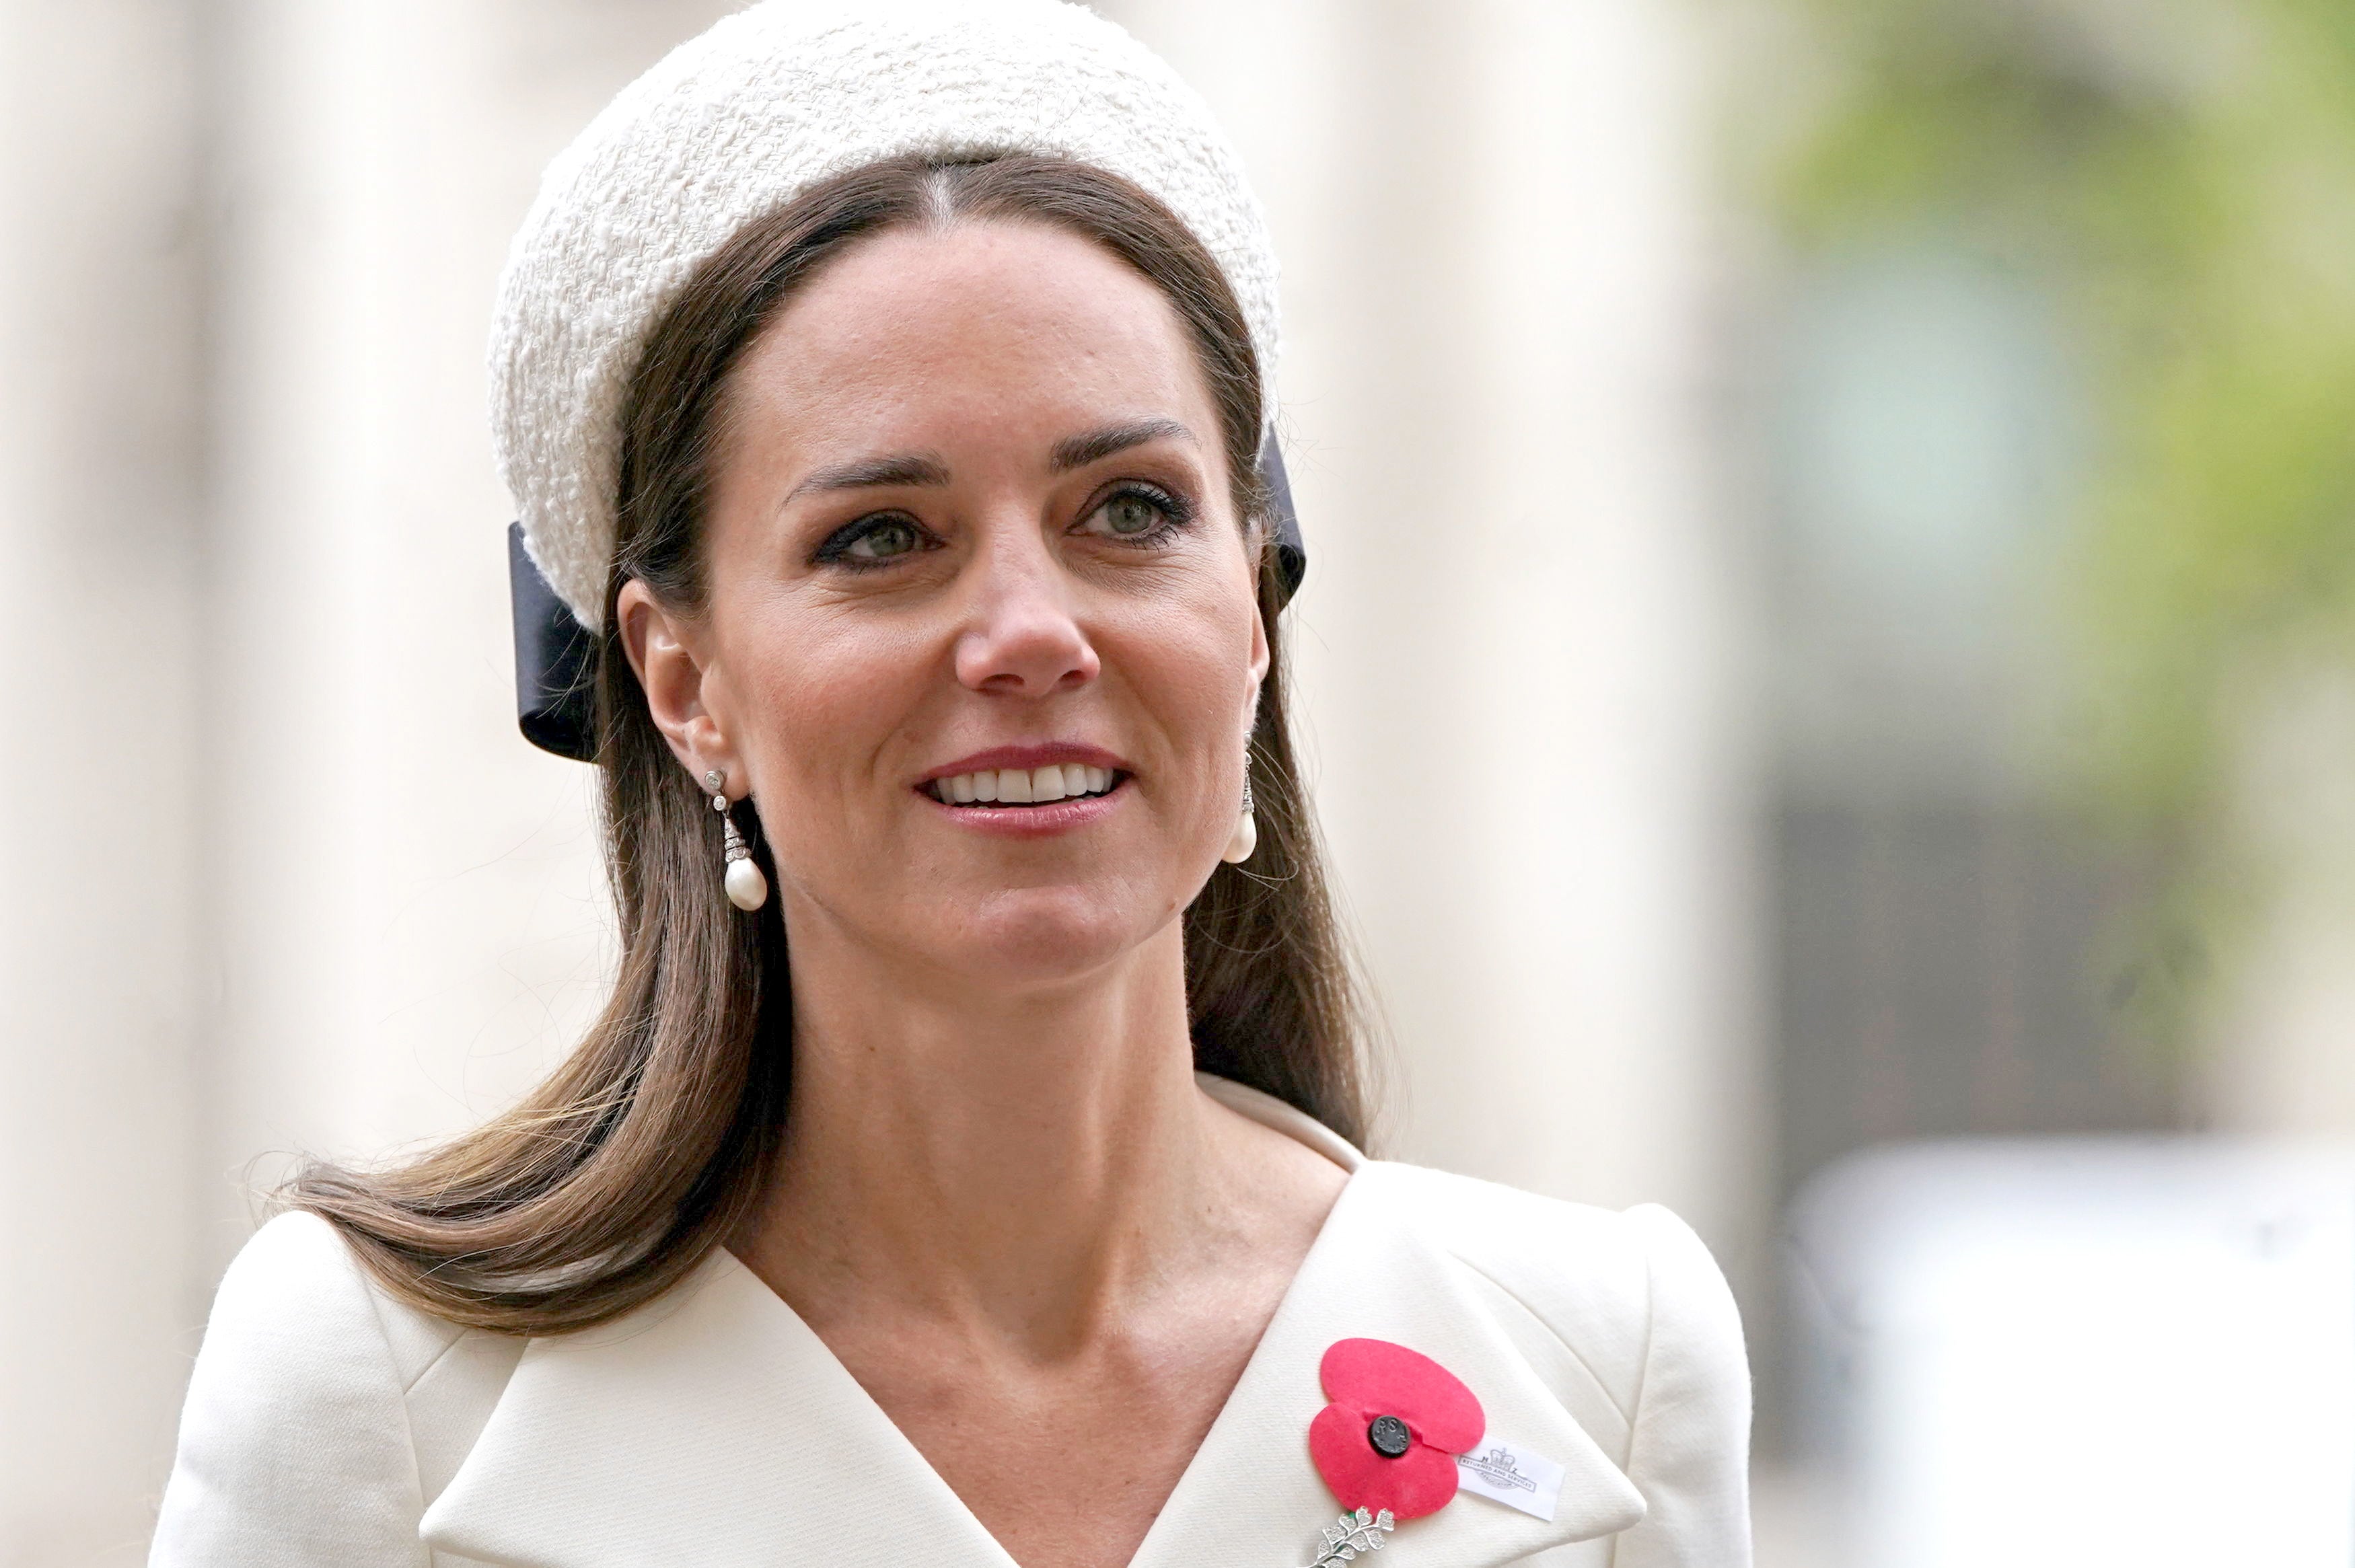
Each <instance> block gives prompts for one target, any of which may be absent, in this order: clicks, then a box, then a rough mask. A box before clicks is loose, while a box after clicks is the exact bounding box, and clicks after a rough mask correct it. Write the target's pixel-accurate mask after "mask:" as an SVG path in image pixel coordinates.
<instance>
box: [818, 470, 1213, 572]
mask: <svg viewBox="0 0 2355 1568" xmlns="http://www.w3.org/2000/svg"><path fill="white" fill-rule="evenodd" d="M1195 515H1196V514H1195V508H1194V504H1193V503H1192V502H1190V501H1189V500H1188V499H1187V498H1186V497H1185V496H1183V495H1180V494H1177V493H1175V492H1173V491H1169V490H1165V489H1163V488H1162V487H1161V486H1159V485H1157V484H1149V483H1146V482H1145V481H1143V480H1125V481H1123V482H1121V483H1119V484H1117V485H1115V486H1114V487H1113V489H1112V490H1111V491H1110V492H1108V493H1105V494H1104V495H1103V497H1102V498H1101V499H1099V500H1098V501H1096V503H1094V504H1093V505H1092V506H1090V507H1089V508H1088V510H1087V512H1086V513H1085V514H1082V516H1081V518H1080V520H1079V521H1078V522H1077V523H1074V524H1071V527H1070V528H1068V529H1067V530H1065V533H1066V534H1067V535H1084V536H1086V537H1089V538H1092V539H1098V540H1102V541H1103V542H1104V543H1106V544H1109V545H1112V546H1116V547H1120V548H1124V549H1135V550H1151V549H1161V548H1165V547H1167V546H1169V545H1171V544H1174V543H1175V542H1176V540H1177V535H1178V533H1179V532H1180V531H1181V530H1183V529H1185V528H1187V527H1188V526H1190V525H1191V524H1193V522H1194V519H1195ZM947 543H948V542H947V541H946V540H944V539H943V538H942V537H941V536H940V535H938V534H936V533H934V532H933V531H932V529H930V528H927V527H925V526H924V524H922V522H921V521H919V520H918V519H917V518H915V517H914V516H912V515H911V514H908V513H906V512H901V511H896V510H894V511H886V512H870V513H868V514H865V515H864V516H860V517H854V518H852V519H851V520H850V521H849V522H847V523H846V524H843V525H842V526H841V527H839V528H837V529H836V530H835V531H834V532H833V533H831V534H829V535H826V538H825V539H824V540H822V541H820V543H819V544H818V546H817V548H816V549H815V550H813V551H811V552H810V557H809V559H810V565H812V566H814V567H836V568H837V569H840V570H845V571H854V572H871V571H882V570H887V569H889V568H890V567H894V566H897V565H900V563H902V562H904V561H908V560H911V559H913V558H914V557H915V556H921V555H926V554H929V553H930V552H932V551H934V550H938V549H943V548H945V547H946V546H947Z"/></svg>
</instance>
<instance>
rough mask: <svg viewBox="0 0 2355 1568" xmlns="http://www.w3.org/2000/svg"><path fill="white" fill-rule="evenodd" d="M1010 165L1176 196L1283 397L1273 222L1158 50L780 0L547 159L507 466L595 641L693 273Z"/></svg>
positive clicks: (1056, 26)
mask: <svg viewBox="0 0 2355 1568" xmlns="http://www.w3.org/2000/svg"><path fill="white" fill-rule="evenodd" d="M996 149H1003V150H1016V151H1025V152H1034V153H1043V154H1053V155H1056V156H1060V157H1067V158H1071V159H1074V160H1077V161H1079V162H1082V163H1086V164H1092V165H1094V166H1096V167H1099V168H1102V169H1105V170H1108V171H1110V172H1112V173H1114V174H1117V175H1123V176H1124V177H1126V178H1128V179H1130V180H1133V181H1135V183H1136V184H1137V185H1141V186H1143V187H1144V188H1145V189H1146V190H1147V191H1150V192H1152V193H1153V194H1154V195H1155V196H1158V197H1159V198H1160V199H1161V200H1162V201H1163V202H1165V203H1167V205H1168V207H1170V208H1171V210H1173V211H1174V212H1176V213H1177V216H1178V217H1181V218H1183V219H1184V220H1185V222H1186V223H1187V225H1188V227H1189V228H1192V229H1193V231H1194V233H1195V235H1196V236H1197V237H1198V238H1200V239H1201V240H1202V241H1203V243H1204V244H1205V245H1207V246H1208V247H1209V249H1210V251H1211V253H1212V254H1213V255H1214V256H1216V257H1217V258H1218V260H1219V263H1220V266H1221V267H1222V268H1223V269H1224V270H1225V272H1226V275H1227V279H1228V281H1229V282H1230V284H1231V285H1232V287H1233V289H1234V291H1235V294H1236V297H1237V298H1238V300H1239V301H1240V302H1241V305H1242V308H1243V312H1244V314H1245V316H1246V317H1247V318H1248V320H1249V322H1250V323H1251V330H1252V341H1253V344H1254V346H1255V347H1256V348H1257V350H1258V353H1259V356H1260V363H1261V366H1262V370H1263V374H1264V375H1266V376H1269V377H1270V384H1271V386H1272V384H1273V368H1274V363H1275V350H1276V269H1275V256H1274V251H1273V248H1272V247H1271V245H1270V244H1269V240H1268V235H1267V226H1266V222H1265V220H1264V218H1263V217H1262V215H1261V212H1260V208H1259V204H1258V202H1257V201H1256V199H1255V198H1254V197H1253V196H1252V192H1251V188H1250V186H1249V185H1248V184H1247V183H1246V181H1245V180H1244V177H1243V173H1242V168H1241V163H1240V162H1239V161H1238V159H1237V158H1236V156H1235V154H1234V150H1233V149H1232V148H1231V146H1229V145H1228V143H1227V142H1226V139H1225V137H1224V136H1223V135H1222V134H1221V133H1220V131H1219V129H1218V126H1217V125H1216V123H1215V122H1213V121H1212V120H1211V117H1210V113H1209V108H1208V106H1207V105H1205V104H1204V103H1203V102H1202V101H1201V99H1200V98H1199V96H1197V95H1196V94H1195V93H1194V91H1193V90H1191V89H1189V88H1188V87H1187V86H1186V84H1185V83H1184V82H1182V81H1180V80H1179V79H1177V74H1176V73H1175V72H1173V71H1172V70H1170V69H1169V68H1168V67H1167V65H1165V64H1163V63H1162V61H1161V60H1160V59H1158V58H1156V57H1155V56H1154V55H1153V54H1152V53H1151V52H1150V51H1148V50H1146V48H1144V46H1143V45H1141V44H1139V43H1137V42H1136V41H1135V39H1133V38H1131V37H1129V36H1128V35H1127V34H1126V33H1124V32H1123V31H1122V30H1121V29H1120V28H1119V27H1117V26H1114V25H1113V24H1112V23H1110V22H1107V21H1105V20H1104V19H1103V18H1102V17H1100V16H1095V15H1094V14H1092V12H1089V11H1087V10H1084V9H1082V7H1080V6H1078V5H1066V4H1063V3H1062V0H763V3H762V4H760V5H754V6H752V7H751V9H749V10H746V11H742V12H740V13H738V14H737V15H735V16H730V17H729V18H728V19H726V20H725V21H722V22H720V23H719V25H718V26H714V27H713V28H711V30H710V31H709V32H707V33H705V34H703V35H702V36H701V37H698V38H696V39H693V40H692V41H690V42H688V43H687V44H683V45H681V46H680V47H679V48H677V49H676V50H674V51H673V52H672V53H671V54H670V55H669V56H668V57H667V58H665V59H664V60H663V61H662V62H661V63H660V64H658V65H656V66H655V68H654V69H652V70H650V71H648V72H646V74H645V75H644V76H643V77H640V78H639V79H637V80H636V81H635V82H633V83H632V84H631V85H630V86H629V87H627V88H625V89H623V91H622V93H621V95H620V96H619V97H618V98H616V99H614V100H613V102H612V103H611V104H610V105H608V106H607V107H606V109H605V110H604V111H603V112H602V113H601V114H599V115H598V116H597V118H596V119H595V120H594V121H592V122H591V123H590V125H589V128H588V129H587V130H586V131H584V132H581V136H580V138H579V139H578V140H577V141H575V142H574V143H572V145H571V146H570V147H569V148H567V149H566V150H565V151H564V153H563V154H560V155H559V157H558V158H557V159H556V161H555V162H554V163H553V164H549V169H548V173H547V175H545V176H544V178H543V179H542V181H541V185H540V191H539V196H538V200H537V201H535V202H534V203H533V205H532V208H531V211H530V214H529V215H528V216H527V217H526V218H525V220H524V225H523V229H522V231H521V232H520V233H519V234H518V235H517V238H516V241H515V247H514V249H513V250H512V251H511V252H510V253H509V256H508V258H507V265H506V273H505V275H504V276H503V277H502V279H501V281H500V285H499V301H498V314H497V321H496V326H495V327H494V329H493V333H492V338H491V351H490V357H491V421H492V429H493V434H494V436H495V438H496V442H497V448H498V456H499V464H500V469H501V471H502V474H503V475H504V477H505V478H506V483H507V488H508V490H509V491H510V492H511V493H513V494H514V497H515V501H516V505H517V508H518V510H519V513H520V515H521V518H522V522H523V527H524V535H525V537H526V539H527V542H528V544H529V545H530V547H531V554H532V557H533V559H534V560H536V561H537V562H538V564H539V567H540V570H541V571H542V572H543V573H544V574H546V576H547V577H548V579H549V583H550V584H551V585H552V586H553V587H554V588H555V589H556V591H557V592H558V594H559V595H560V596H561V597H562V598H563V599H564V600H565V602H566V603H567V604H569V605H570V606H571V608H572V610H573V612H574V613H575V614H576V615H578V616H579V617H580V618H581V620H582V622H583V623H584V624H586V625H588V626H591V627H592V628H594V627H596V626H597V625H598V624H599V622H600V621H601V620H602V618H603V611H604V602H603V601H604V591H605V577H606V573H607V571H608V570H609V569H610V567H611V563H612V558H613V512H614V503H615V499H616V491H617V481H618V474H619V471H620V450H619V449H620V440H621V429H620V419H621V406H622V399H623V393H624V391H625V389H626V388H627V386H628V383H629V379H630V376H631V375H632V373H633V372H634V370H635V368H636V366H637V362H638V357H639V355H640V354H641V353H642V351H643V348H644V344H645V337H646V334H647V333H648V332H649V331H650V330H651V328H652V327H653V325H654V323H655V320H656V318H657V317H658V316H659V315H660V314H661V313H662V312H663V310H664V308H665V307H666V305H667V304H668V303H669V302H670V301H671V299H672V297H673V295H674V294H675V292H676V291H677V289H678V288H679V287H680V286H681V285H682V284H683V283H684V282H685V281H686V280H687V277H688V275H689V274H690V273H692V272H693V271H694V270H695V268H696V267H697V265H698V263H700V262H701V261H702V260H704V259H705V258H707V257H709V256H710V255H711V254H712V253H713V252H714V251H715V250H717V249H719V247H720V246H722V245H724V244H725V243H726V242H727V241H728V240H729V239H730V238H731V237H732V236H733V235H735V234H736V233H737V231H738V230H739V229H741V228H742V227H743V225H745V224H746V223H747V222H750V221H751V219H753V218H756V217H761V216H762V215H763V214H766V213H768V212H771V211H773V210H774V209H775V208H776V207H779V206H782V205H783V203H785V202H787V201H790V200H791V199H793V197H794V196H797V195H799V194H800V193H801V192H802V191H804V190H805V189H806V188H808V187H809V186H810V185H813V184H815V183H816V182H818V181H820V180H823V179H826V178H829V177H831V176H833V175H837V174H841V173H844V172H846V171H847V170H850V169H853V168H857V167H858V166H860V165H861V164H868V163H872V162H875V161H876V160H878V159H881V158H888V157H895V156H899V155H901V154H909V153H930V152H941V153H972V152H978V151H985V150H996ZM1271 406H1272V395H1271Z"/></svg>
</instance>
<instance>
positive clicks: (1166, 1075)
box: [747, 922, 1227, 1356]
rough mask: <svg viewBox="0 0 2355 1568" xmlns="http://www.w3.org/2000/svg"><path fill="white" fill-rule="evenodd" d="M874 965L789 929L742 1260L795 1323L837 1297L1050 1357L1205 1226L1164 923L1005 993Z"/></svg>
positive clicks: (1203, 1157) (1194, 1120) (1179, 990)
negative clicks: (779, 1098)
mask: <svg viewBox="0 0 2355 1568" xmlns="http://www.w3.org/2000/svg"><path fill="white" fill-rule="evenodd" d="M810 924H817V923H815V922H813V923H810ZM803 928H804V929H805V930H807V929H809V928H810V927H809V925H808V924H805V926H804V927H803ZM805 946H806V947H807V948H809V949H810V951H809V952H808V953H807V954H806V957H805V952H804V950H803V949H804V947H805ZM879 969H880V966H879V965H878V964H877V963H876V962H875V961H873V960H871V959H863V958H862V957H861V956H859V955H858V954H857V953H856V952H855V950H847V949H846V948H844V946H843V945H840V944H837V943H834V942H829V941H827V940H826V939H825V938H823V937H819V938H818V939H816V940H814V941H811V942H808V943H806V944H804V943H803V942H802V941H801V938H800V937H799V934H798V933H797V937H796V947H795V950H794V968H793V981H794V1067H793V1071H794V1080H793V1099H792V1109H791V1112H790V1113H789V1119H788V1122H787V1127H786V1136H785V1140H784V1149H783V1158H782V1160H781V1162H780V1167H779V1170H778V1172H777V1175H776V1179H775V1181H774V1184H773V1192H772V1198H771V1202H769V1204H768V1205H767V1207H766V1213H765V1214H764V1216H763V1218H762V1224H761V1228H760V1232H759V1234H758V1235H757V1237H755V1238H753V1239H752V1240H751V1243H750V1244H749V1245H750V1248H751V1251H750V1252H749V1253H748V1257H747V1261H748V1262H751V1263H752V1265H753V1266H754V1267H755V1268H756V1269H757V1270H758V1271H759V1272H761V1273H762V1275H763V1276H764V1277H767V1278H769V1279H770V1281H771V1283H772V1284H773V1285H775V1286H776V1287H778V1288H779V1289H780V1290H781V1291H782V1292H783V1294H784V1295H785V1296H786V1298H787V1299H788V1300H791V1301H793V1302H794V1306H796V1307H797V1308H802V1309H803V1310H804V1312H805V1316H807V1315H815V1316H820V1317H822V1316H825V1315H826V1312H827V1309H828V1308H829V1306H830V1305H836V1304H847V1302H849V1301H850V1300H851V1299H853V1298H856V1300H857V1302H858V1310H860V1311H862V1312H873V1311H875V1310H878V1309H882V1310H887V1311H889V1310H895V1309H896V1310H900V1311H905V1312H910V1313H917V1314H922V1316H923V1317H925V1318H926V1319H930V1320H932V1321H933V1322H936V1323H944V1324H948V1325H953V1326H954V1329H955V1330H956V1331H958V1332H960V1333H961V1334H964V1335H967V1336H971V1337H974V1338H976V1339H988V1340H997V1341H1000V1342H1010V1343H1012V1344H1013V1345H1015V1346H1018V1347H1019V1348H1020V1349H1022V1350H1023V1351H1026V1352H1028V1353H1031V1354H1036V1355H1040V1356H1051V1355H1054V1354H1056V1353H1058V1352H1059V1351H1065V1350H1068V1349H1069V1348H1070V1347H1071V1346H1072V1345H1073V1344H1075V1343H1077V1342H1079V1341H1082V1340H1086V1339H1087V1338H1088V1337H1089V1336H1090V1335H1091V1333H1092V1331H1093V1330H1095V1329H1096V1328H1097V1327H1098V1326H1100V1325H1102V1324H1103V1323H1104V1322H1106V1321H1110V1320H1114V1319H1116V1317H1117V1315H1118V1314H1119V1313H1120V1312H1121V1311H1123V1310H1124V1308H1125V1306H1126V1305H1127V1303H1129V1302H1130V1301H1131V1300H1132V1299H1133V1298H1135V1294H1136V1293H1137V1291H1138V1290H1140V1289H1141V1288H1143V1287H1146V1286H1147V1285H1149V1283H1150V1282H1151V1281H1152V1280H1153V1279H1154V1278H1155V1277H1156V1276H1157V1275H1162V1274H1165V1273H1167V1272H1168V1271H1169V1270H1170V1269H1171V1268H1172V1267H1173V1266H1175V1264H1176V1263H1177V1261H1178V1260H1179V1259H1180V1257H1181V1255H1183V1254H1184V1253H1185V1252H1186V1251H1187V1249H1188V1248H1189V1247H1192V1246H1197V1245H1199V1244H1200V1242H1201V1240H1202V1239H1203V1236H1204V1233H1205V1232H1206V1231H1208V1230H1214V1229H1216V1228H1217V1225H1218V1222H1219V1216H1220V1211H1222V1210H1223V1209H1224V1208H1226V1207H1227V1205H1226V1203H1224V1202H1221V1197H1222V1194H1221V1193H1220V1192H1218V1191H1217V1190H1216V1183H1215V1180H1214V1178H1215V1174H1216V1171H1217V1169H1218V1168H1219V1163H1220V1162H1219V1161H1218V1160H1216V1159H1215V1158H1214V1157H1213V1154H1214V1151H1213V1150H1212V1149H1211V1147H1210V1145H1211V1144H1212V1143H1213V1142H1215V1141H1216V1140H1217V1139H1219V1138H1220V1134H1221V1128H1220V1124H1219V1123H1218V1122H1217V1121H1216V1120H1214V1116H1215V1113H1213V1112H1210V1107H1209V1106H1208V1104H1207V1102H1206V1100H1205V1099H1204V1097H1203V1096H1202V1095H1201V1093H1200V1091H1199V1089H1198V1088H1196V1086H1195V1085H1194V1081H1193V1072H1192V1046H1191V1042H1190V1039H1189V1037H1188V1030H1187V1019H1186V999H1185V976H1184V957H1183V949H1182V947H1181V946H1180V938H1179V934H1178V931H1177V927H1176V925H1175V924H1174V923H1173V924H1172V926H1171V927H1169V928H1168V929H1167V931H1165V932H1164V933H1163V934H1162V935H1161V936H1160V937H1157V938H1155V939H1154V940H1153V941H1151V942H1148V943H1147V944H1146V945H1145V946H1144V947H1143V948H1139V949H1137V950H1136V951H1135V952H1133V953H1131V954H1129V955H1126V956H1124V958H1123V959H1120V960H1118V961H1117V962H1116V963H1114V965H1112V966H1109V968H1108V969H1107V970H1106V972H1103V973H1101V974H1098V975H1094V976H1091V977H1088V978H1086V979H1085V980H1075V981H1071V982H1070V983H1067V984H1061V985H1057V986H1053V987H1047V988H1039V989H1035V990H1029V991H1019V992H1013V991H984V992H976V991H975V990H974V988H971V987H959V986H927V985H924V984H922V983H920V982H919V981H917V980H913V979H911V977H910V976H907V975H905V974H897V973H885V972H879ZM1206 1113H1208V1114H1206Z"/></svg>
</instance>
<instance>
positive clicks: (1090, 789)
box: [919, 762, 1128, 806]
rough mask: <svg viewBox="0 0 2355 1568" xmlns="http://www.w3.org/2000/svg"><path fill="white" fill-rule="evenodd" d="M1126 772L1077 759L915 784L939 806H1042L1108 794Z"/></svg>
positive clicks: (963, 774)
mask: <svg viewBox="0 0 2355 1568" xmlns="http://www.w3.org/2000/svg"><path fill="white" fill-rule="evenodd" d="M1127 778H1128V775H1127V774H1125V773H1123V772H1121V771H1120V770H1118V769H1117V768H1090V767H1088V766H1087V765H1086V764H1085V763H1081V762H1062V763H1049V764H1048V765H1047V766H1046V767H1044V768H984V769H983V770H982V771H980V772H978V773H959V774H955V775H953V776H952V777H950V778H947V779H933V780H932V781H931V782H930V783H927V784H923V785H921V786H919V788H920V789H922V791H923V792H924V793H925V794H927V795H930V796H931V797H932V799H933V800H938V801H939V802H940V803H941V804H942V805H943V806H1043V805H1046V804H1047V803H1048V802H1049V801H1050V800H1086V799H1088V798H1090V797H1091V796H1095V795H1109V794H1111V793H1112V792H1113V791H1114V789H1119V788H1120V786H1121V784H1122V783H1123V781H1124V780H1125V779H1127Z"/></svg>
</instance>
